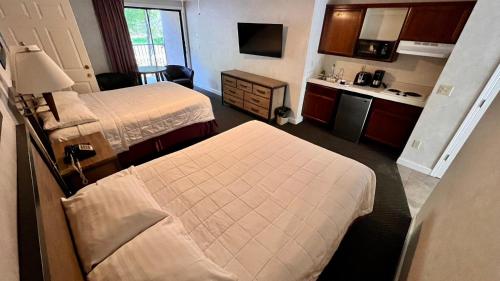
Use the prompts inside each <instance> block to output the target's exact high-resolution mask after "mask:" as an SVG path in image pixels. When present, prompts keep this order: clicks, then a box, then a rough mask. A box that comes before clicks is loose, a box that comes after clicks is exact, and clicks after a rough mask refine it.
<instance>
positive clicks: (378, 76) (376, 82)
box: [370, 70, 385, 88]
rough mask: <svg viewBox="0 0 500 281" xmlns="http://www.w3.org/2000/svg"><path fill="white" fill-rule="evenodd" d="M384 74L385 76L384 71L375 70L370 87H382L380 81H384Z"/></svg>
mask: <svg viewBox="0 0 500 281" xmlns="http://www.w3.org/2000/svg"><path fill="white" fill-rule="evenodd" d="M384 74H385V71H383V70H375V73H374V74H373V79H372V82H371V84H370V87H373V88H378V87H380V85H382V80H383V79H384Z"/></svg>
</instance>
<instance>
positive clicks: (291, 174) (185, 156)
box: [129, 121, 375, 281]
mask: <svg viewBox="0 0 500 281" xmlns="http://www.w3.org/2000/svg"><path fill="white" fill-rule="evenodd" d="M129 171H132V172H133V173H136V174H137V175H138V176H139V178H141V179H142V180H144V181H145V183H146V185H147V187H148V189H149V190H150V191H151V192H152V194H153V196H154V197H155V199H156V200H157V201H158V203H159V204H160V205H161V206H162V207H163V208H164V209H165V210H166V211H168V212H169V213H170V214H172V215H174V216H177V217H179V218H180V220H181V221H182V223H183V225H184V227H185V229H186V231H187V233H189V235H190V237H191V238H192V239H193V240H194V241H195V242H196V244H197V245H198V246H199V247H200V249H201V250H202V251H203V252H204V253H205V255H206V256H207V257H208V258H210V259H211V260H213V261H214V262H215V263H216V264H218V265H220V266H221V267H223V268H225V269H226V270H228V271H229V272H231V273H234V274H235V275H237V276H238V278H239V280H243V281H244V280H274V281H280V280H282V281H290V280H315V279H316V278H317V277H318V276H319V274H320V273H321V271H322V270H323V268H324V267H325V266H326V264H327V263H328V262H329V260H330V258H331V257H332V255H333V254H334V252H335V250H336V249H337V247H338V245H339V243H340V241H341V240H342V237H343V236H344V234H345V233H346V231H347V229H348V227H349V226H350V224H351V223H352V222H353V220H354V219H355V218H357V217H359V216H361V215H365V214H368V213H370V212H371V211H372V207H373V200H374V194H375V174H374V172H373V171H372V170H371V169H369V168H368V167H366V166H364V165H362V164H360V163H358V162H356V161H354V160H352V159H349V158H346V157H343V156H341V155H339V154H336V153H333V152H331V151H328V150H326V149H323V148H321V147H319V146H316V145H313V144H311V143H308V142H306V141H304V140H301V139H299V138H297V137H294V136H292V135H290V134H287V133H285V132H283V131H281V130H279V129H276V128H274V127H271V126H269V125H267V124H264V123H262V122H258V121H251V122H248V123H246V124H243V125H241V126H239V127H236V128H234V129H232V130H230V131H227V132H224V133H222V134H219V135H217V136H215V137H213V138H211V139H208V140H206V141H204V142H201V143H198V144H196V145H194V146H191V147H189V148H186V149H184V150H181V151H179V152H176V153H173V154H170V155H166V156H164V157H161V158H158V159H156V160H154V161H151V162H148V163H146V164H143V165H141V166H138V167H132V168H130V170H129ZM166 262H168V261H166Z"/></svg>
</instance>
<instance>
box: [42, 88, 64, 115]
mask: <svg viewBox="0 0 500 281" xmlns="http://www.w3.org/2000/svg"><path fill="white" fill-rule="evenodd" d="M42 95H43V98H44V99H45V101H46V102H47V105H48V106H49V109H50V111H52V114H54V118H56V120H57V121H61V120H60V119H59V113H58V112H57V107H56V103H55V102H54V97H53V96H52V93H43V94H42Z"/></svg>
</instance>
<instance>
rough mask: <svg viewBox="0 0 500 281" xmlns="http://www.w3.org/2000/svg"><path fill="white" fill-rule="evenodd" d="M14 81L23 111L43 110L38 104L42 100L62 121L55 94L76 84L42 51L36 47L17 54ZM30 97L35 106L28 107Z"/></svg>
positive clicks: (15, 55)
mask: <svg viewBox="0 0 500 281" xmlns="http://www.w3.org/2000/svg"><path fill="white" fill-rule="evenodd" d="M13 66H14V81H15V84H14V86H15V89H16V92H17V93H18V95H19V97H20V99H21V101H22V103H23V106H24V108H23V110H25V111H26V110H30V111H31V110H34V112H32V113H33V114H36V109H37V108H38V107H39V106H40V103H39V102H38V100H39V99H40V98H41V97H43V98H44V99H45V101H46V103H47V105H48V107H49V110H50V111H51V112H52V114H54V117H55V118H56V120H57V121H59V114H58V112H57V108H56V104H55V102H54V97H53V96H52V92H53V91H59V90H62V89H65V88H68V87H70V86H72V85H73V84H75V82H73V80H71V78H69V76H68V75H67V74H66V73H65V72H64V71H63V70H62V69H61V68H60V67H59V66H58V65H57V64H56V63H55V62H54V61H53V60H52V59H51V58H50V57H49V56H48V55H47V54H46V53H45V52H44V51H42V50H41V49H40V48H38V47H37V46H26V47H21V50H20V51H19V52H16V53H15V54H14V59H13ZM27 97H29V98H28V99H30V100H31V101H32V102H31V103H32V105H31V106H30V105H29V104H28V103H27V99H26V98H27Z"/></svg>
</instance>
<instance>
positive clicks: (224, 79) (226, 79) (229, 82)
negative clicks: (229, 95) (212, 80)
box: [222, 75, 236, 88]
mask: <svg viewBox="0 0 500 281" xmlns="http://www.w3.org/2000/svg"><path fill="white" fill-rule="evenodd" d="M222 83H224V85H225V86H230V87H234V88H236V79H235V78H233V77H229V76H226V75H223V76H222Z"/></svg>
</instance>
